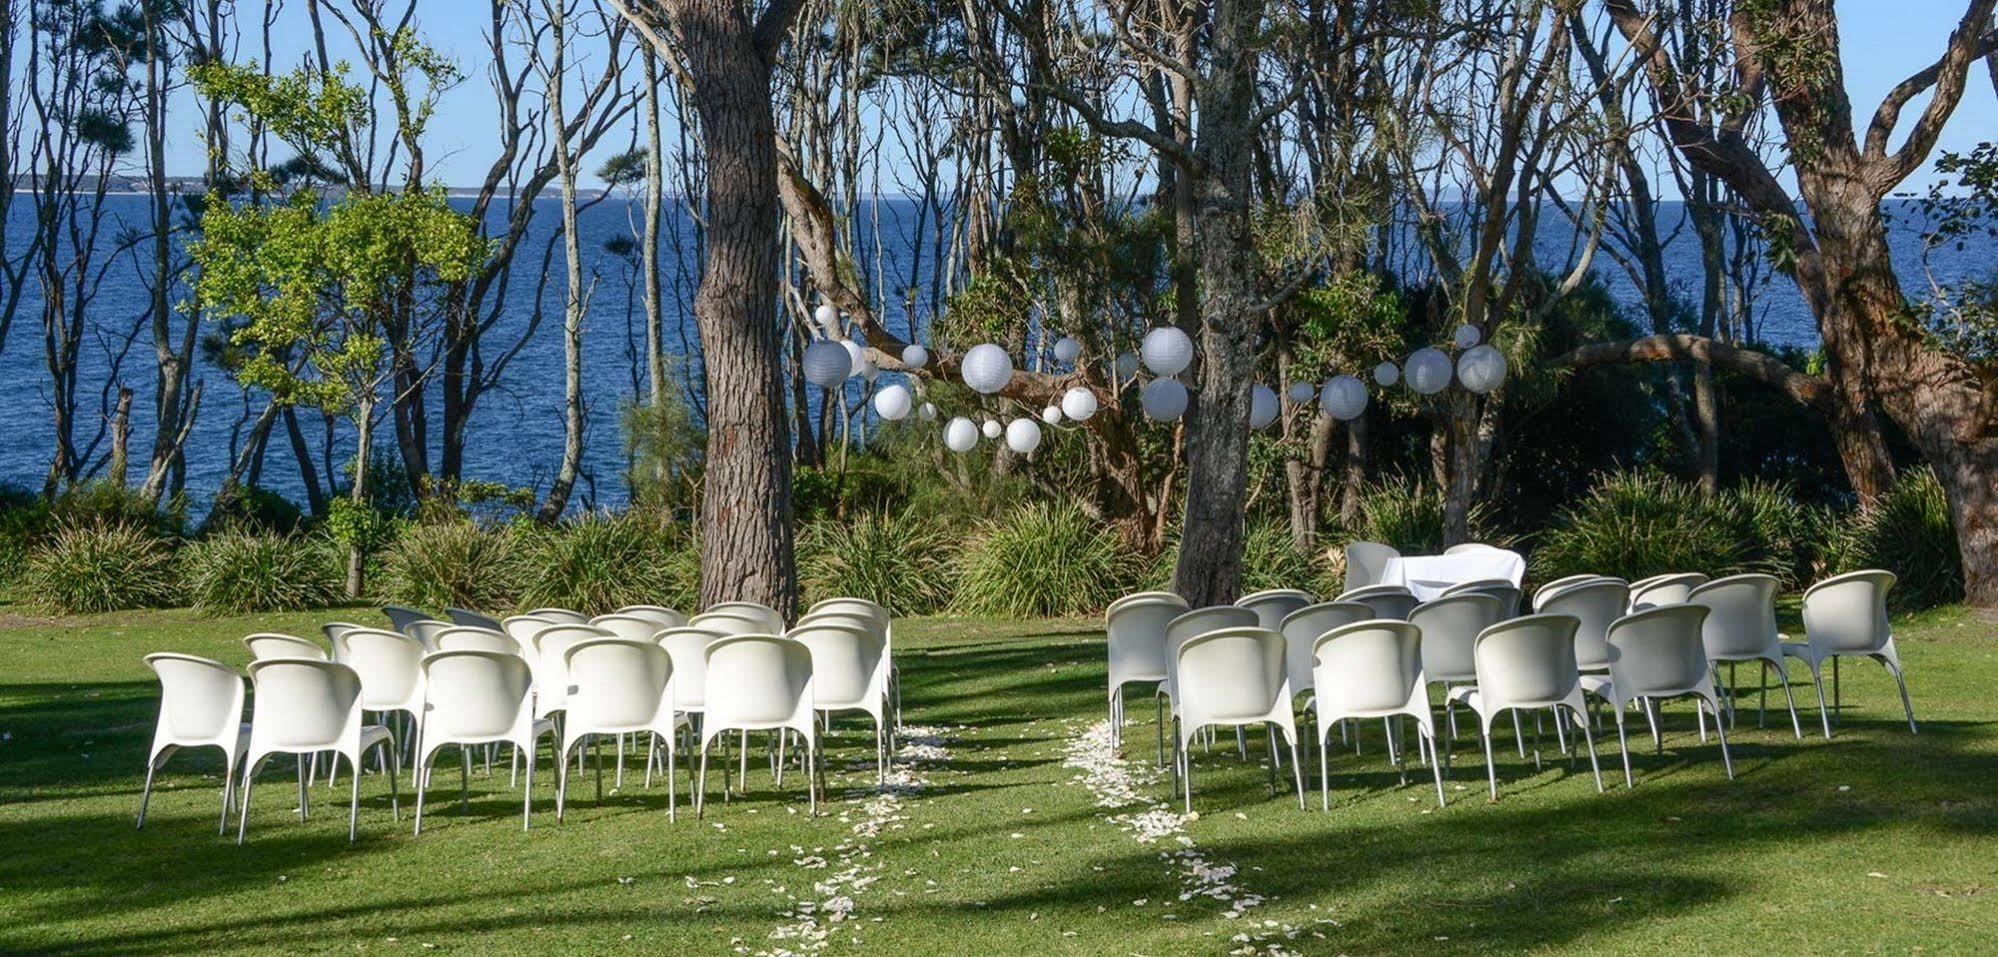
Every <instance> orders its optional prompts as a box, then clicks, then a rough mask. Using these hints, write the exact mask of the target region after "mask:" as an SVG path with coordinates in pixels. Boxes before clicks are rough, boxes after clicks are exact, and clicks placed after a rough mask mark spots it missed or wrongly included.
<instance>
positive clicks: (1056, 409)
mask: <svg viewBox="0 0 1998 957" xmlns="http://www.w3.org/2000/svg"><path fill="white" fill-rule="evenodd" d="M1041 421H1042V422H1046V423H1047V424H1049V425H1060V424H1061V406H1058V405H1051V406H1048V407H1047V408H1045V409H1042V410H1041Z"/></svg>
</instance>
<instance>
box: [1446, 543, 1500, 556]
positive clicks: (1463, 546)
mask: <svg viewBox="0 0 1998 957" xmlns="http://www.w3.org/2000/svg"><path fill="white" fill-rule="evenodd" d="M1481 548H1482V549H1489V550H1492V551H1497V550H1498V546H1497V545H1487V544H1485V543H1484V542H1459V543H1457V544H1455V545H1452V546H1450V547H1449V548H1446V549H1444V550H1443V554H1445V555H1462V554H1464V553H1465V552H1475V551H1477V550H1479V549H1481Z"/></svg>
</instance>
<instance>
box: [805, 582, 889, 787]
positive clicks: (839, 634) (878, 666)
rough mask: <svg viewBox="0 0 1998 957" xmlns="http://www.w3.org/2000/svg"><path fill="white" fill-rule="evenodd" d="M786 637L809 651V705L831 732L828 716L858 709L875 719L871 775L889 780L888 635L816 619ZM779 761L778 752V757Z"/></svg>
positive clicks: (881, 780)
mask: <svg viewBox="0 0 1998 957" xmlns="http://www.w3.org/2000/svg"><path fill="white" fill-rule="evenodd" d="M785 637H787V638H790V639H792V640H794V641H799V642H803V643H804V645H805V647H806V648H807V649H809V650H810V651H811V653H812V698H813V702H812V709H813V710H814V711H817V712H818V713H819V715H820V717H821V718H822V719H823V720H824V722H825V731H826V733H828V734H830V733H831V732H832V716H833V714H834V713H835V712H840V711H859V712H861V713H863V714H865V715H867V716H868V717H869V718H872V719H874V769H875V779H876V780H877V781H878V782H881V783H886V782H887V780H888V763H889V760H890V757H889V746H888V640H887V638H886V637H885V636H884V635H882V634H881V633H880V632H878V631H872V630H868V629H864V628H857V627H854V626H852V625H843V624H836V623H831V622H824V621H821V622H819V623H814V624H801V625H799V626H797V627H796V628H793V629H791V630H790V631H789V632H787V633H786V635H785ZM779 761H780V763H781V761H782V758H781V754H780V757H779Z"/></svg>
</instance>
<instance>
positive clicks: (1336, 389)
mask: <svg viewBox="0 0 1998 957" xmlns="http://www.w3.org/2000/svg"><path fill="white" fill-rule="evenodd" d="M1318 405H1319V407H1320V408H1322V409H1324V410H1325V414H1326V415H1329V416H1331V417H1333V418H1335V419H1338V420H1339V421H1341V422H1351V421H1353V420H1354V419H1357V418H1359V417H1360V415H1361V413H1363V412H1365V411H1367V384H1366V383H1364V382H1361V381H1360V380H1358V379H1356V378H1354V377H1352V376H1349V375H1337V376H1333V377H1332V379H1331V381H1329V382H1326V383H1325V390H1324V391H1323V392H1320V393H1319V394H1318Z"/></svg>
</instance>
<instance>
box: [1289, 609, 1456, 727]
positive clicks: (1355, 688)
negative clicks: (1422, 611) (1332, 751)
mask: <svg viewBox="0 0 1998 957" xmlns="http://www.w3.org/2000/svg"><path fill="white" fill-rule="evenodd" d="M1311 657H1312V692H1311V693H1312V694H1313V695H1316V696H1317V698H1318V709H1319V711H1320V713H1322V714H1361V715H1371V714H1379V713H1385V712H1390V711H1402V710H1405V709H1407V708H1408V706H1409V704H1410V702H1412V701H1414V700H1415V699H1416V697H1417V696H1418V695H1420V696H1423V699H1422V700H1424V701H1427V700H1428V699H1427V695H1428V693H1429V692H1428V689H1427V688H1426V687H1425V685H1424V682H1423V678H1422V629H1420V628H1417V627H1416V626H1414V625H1412V624H1410V623H1408V622H1405V621H1360V622H1354V623H1353V624H1350V625H1346V626H1345V627H1343V628H1335V629H1333V630H1332V631H1329V632H1327V633H1325V634H1323V635H1320V636H1319V637H1318V641H1317V643H1316V644H1315V645H1314V646H1313V647H1312V654H1311Z"/></svg>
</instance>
